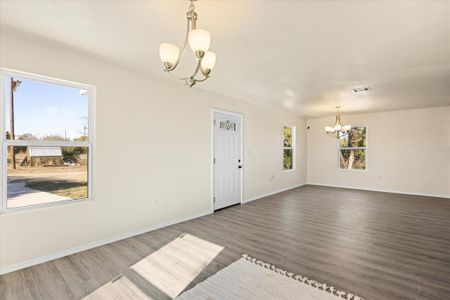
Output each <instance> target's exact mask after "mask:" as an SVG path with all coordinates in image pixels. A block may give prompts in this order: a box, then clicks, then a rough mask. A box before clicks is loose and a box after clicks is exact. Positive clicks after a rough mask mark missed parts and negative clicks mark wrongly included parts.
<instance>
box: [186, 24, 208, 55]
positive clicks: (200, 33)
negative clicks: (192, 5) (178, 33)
mask: <svg viewBox="0 0 450 300" xmlns="http://www.w3.org/2000/svg"><path fill="white" fill-rule="evenodd" d="M210 43H211V34H210V33H209V32H208V31H206V30H203V29H194V30H191V31H190V32H189V45H190V46H191V49H192V51H194V52H195V54H196V55H197V57H200V58H201V57H203V55H204V54H205V53H206V51H208V49H209V45H210Z"/></svg>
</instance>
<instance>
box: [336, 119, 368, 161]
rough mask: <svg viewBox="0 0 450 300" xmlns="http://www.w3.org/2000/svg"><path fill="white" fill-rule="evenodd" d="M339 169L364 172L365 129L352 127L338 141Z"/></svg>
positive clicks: (365, 155)
mask: <svg viewBox="0 0 450 300" xmlns="http://www.w3.org/2000/svg"><path fill="white" fill-rule="evenodd" d="M338 142H339V143H338V155H339V168H340V169H342V170H366V167H367V166H366V157H367V127H365V126H354V127H352V128H351V129H350V131H349V132H348V134H347V135H345V136H342V137H340V138H339V140H338Z"/></svg>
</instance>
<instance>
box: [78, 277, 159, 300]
mask: <svg viewBox="0 0 450 300" xmlns="http://www.w3.org/2000/svg"><path fill="white" fill-rule="evenodd" d="M111 299H133V300H153V298H151V297H149V296H147V295H146V294H144V292H142V291H141V290H140V289H139V288H138V287H137V286H136V285H135V284H134V283H133V282H131V281H130V280H129V279H128V278H126V277H120V278H118V279H116V280H112V281H110V282H108V283H107V284H105V285H103V286H102V287H100V288H99V289H97V290H96V291H94V292H93V293H92V294H90V295H89V296H87V297H85V298H83V300H111Z"/></svg>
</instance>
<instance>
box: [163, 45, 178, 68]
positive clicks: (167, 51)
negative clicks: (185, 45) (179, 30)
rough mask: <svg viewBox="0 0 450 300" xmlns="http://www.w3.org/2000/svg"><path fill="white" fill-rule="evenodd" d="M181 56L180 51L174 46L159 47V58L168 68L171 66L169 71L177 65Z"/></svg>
mask: <svg viewBox="0 0 450 300" xmlns="http://www.w3.org/2000/svg"><path fill="white" fill-rule="evenodd" d="M179 54H180V49H179V48H178V47H177V46H175V45H173V44H167V43H163V44H161V45H160V46H159V57H160V58H161V61H162V62H163V63H164V65H165V66H166V68H167V67H168V66H169V67H168V69H169V68H170V67H172V66H173V65H174V64H176V62H177V60H178V55H179Z"/></svg>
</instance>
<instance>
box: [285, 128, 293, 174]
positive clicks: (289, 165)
mask: <svg viewBox="0 0 450 300" xmlns="http://www.w3.org/2000/svg"><path fill="white" fill-rule="evenodd" d="M283 169H284V170H285V171H289V170H294V169H295V126H287V125H286V126H284V128H283Z"/></svg>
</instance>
